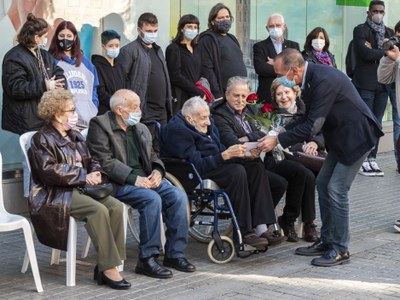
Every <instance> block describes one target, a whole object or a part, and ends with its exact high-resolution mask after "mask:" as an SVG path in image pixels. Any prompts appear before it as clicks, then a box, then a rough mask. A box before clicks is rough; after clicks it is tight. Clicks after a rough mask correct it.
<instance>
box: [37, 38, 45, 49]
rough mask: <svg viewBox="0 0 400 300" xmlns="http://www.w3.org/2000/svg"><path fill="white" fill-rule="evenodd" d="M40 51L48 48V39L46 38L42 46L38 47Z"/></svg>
mask: <svg viewBox="0 0 400 300" xmlns="http://www.w3.org/2000/svg"><path fill="white" fill-rule="evenodd" d="M38 47H39V48H40V49H45V48H46V47H47V38H45V39H44V40H43V41H42V43H41V44H39V45H38Z"/></svg>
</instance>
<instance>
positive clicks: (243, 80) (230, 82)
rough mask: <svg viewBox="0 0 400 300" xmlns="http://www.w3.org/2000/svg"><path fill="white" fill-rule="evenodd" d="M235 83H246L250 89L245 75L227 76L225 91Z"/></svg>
mask: <svg viewBox="0 0 400 300" xmlns="http://www.w3.org/2000/svg"><path fill="white" fill-rule="evenodd" d="M235 85H247V87H248V88H249V90H250V80H249V79H248V78H247V77H243V76H233V77H231V78H229V79H228V83H227V84H226V91H227V92H229V91H230V90H231V88H232V87H233V86H235Z"/></svg>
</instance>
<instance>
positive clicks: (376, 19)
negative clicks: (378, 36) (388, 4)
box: [371, 14, 383, 24]
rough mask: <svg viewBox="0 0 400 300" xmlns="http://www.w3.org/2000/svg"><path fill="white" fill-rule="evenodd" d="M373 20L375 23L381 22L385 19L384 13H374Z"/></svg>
mask: <svg viewBox="0 0 400 300" xmlns="http://www.w3.org/2000/svg"><path fill="white" fill-rule="evenodd" d="M371 20H372V22H374V23H375V24H381V23H382V21H383V15H382V14H375V15H372V17H371Z"/></svg>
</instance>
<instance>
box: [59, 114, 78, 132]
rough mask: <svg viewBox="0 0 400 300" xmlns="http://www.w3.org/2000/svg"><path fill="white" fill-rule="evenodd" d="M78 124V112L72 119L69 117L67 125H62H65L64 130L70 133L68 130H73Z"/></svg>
mask: <svg viewBox="0 0 400 300" xmlns="http://www.w3.org/2000/svg"><path fill="white" fill-rule="evenodd" d="M76 123H78V114H77V113H76V112H74V114H73V115H72V117H68V121H67V123H64V124H62V125H63V127H64V129H65V130H66V131H68V130H71V129H72V128H74V127H75V126H76Z"/></svg>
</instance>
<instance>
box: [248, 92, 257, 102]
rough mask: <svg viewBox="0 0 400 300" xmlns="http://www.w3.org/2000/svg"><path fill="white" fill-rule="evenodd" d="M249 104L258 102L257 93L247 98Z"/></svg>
mask: <svg viewBox="0 0 400 300" xmlns="http://www.w3.org/2000/svg"><path fill="white" fill-rule="evenodd" d="M246 100H247V102H256V101H257V100H258V95H257V93H250V94H249V95H248V96H247V99H246Z"/></svg>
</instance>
